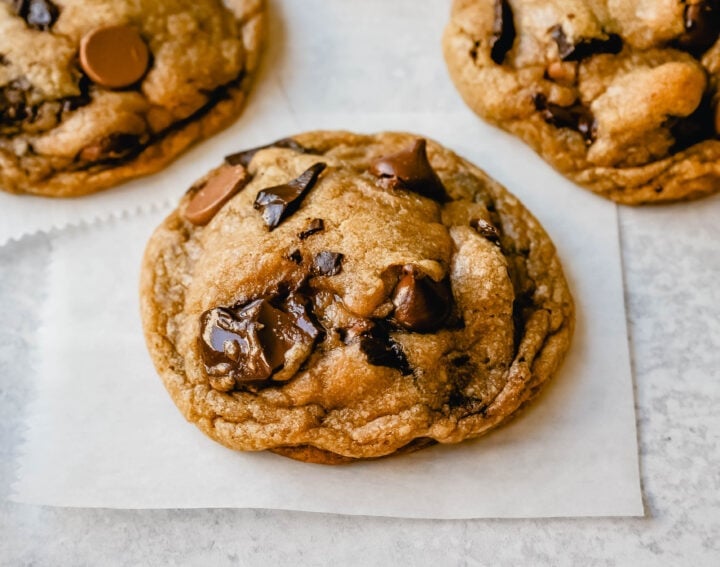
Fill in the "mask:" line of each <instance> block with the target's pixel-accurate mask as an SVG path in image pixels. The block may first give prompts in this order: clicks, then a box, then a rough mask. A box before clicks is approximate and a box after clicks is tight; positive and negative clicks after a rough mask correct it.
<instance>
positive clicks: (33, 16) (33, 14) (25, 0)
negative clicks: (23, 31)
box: [13, 0, 60, 31]
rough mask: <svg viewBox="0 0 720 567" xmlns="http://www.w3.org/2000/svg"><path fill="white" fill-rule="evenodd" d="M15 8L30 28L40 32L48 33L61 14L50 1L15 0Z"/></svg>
mask: <svg viewBox="0 0 720 567" xmlns="http://www.w3.org/2000/svg"><path fill="white" fill-rule="evenodd" d="M13 7H14V8H15V12H16V13H17V15H18V16H20V17H21V18H22V19H24V20H25V22H26V23H27V25H28V26H30V27H31V28H34V29H36V30H40V31H48V30H49V29H50V28H51V27H52V26H53V24H54V23H55V21H56V20H57V18H58V15H59V14H60V10H58V7H57V6H56V5H55V4H53V3H52V2H50V0H14V1H13Z"/></svg>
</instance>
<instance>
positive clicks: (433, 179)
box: [370, 138, 448, 202]
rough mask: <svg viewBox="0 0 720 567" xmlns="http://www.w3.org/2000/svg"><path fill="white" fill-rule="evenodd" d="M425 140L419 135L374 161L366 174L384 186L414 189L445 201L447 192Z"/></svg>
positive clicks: (425, 195)
mask: <svg viewBox="0 0 720 567" xmlns="http://www.w3.org/2000/svg"><path fill="white" fill-rule="evenodd" d="M426 146H427V142H426V141H425V140H424V139H422V138H420V139H418V140H415V142H414V143H413V145H412V146H411V147H410V148H408V149H406V150H403V151H401V152H397V153H395V154H391V155H389V156H385V157H382V158H380V159H377V160H375V161H374V162H373V163H372V165H371V166H370V173H372V174H373V175H375V176H377V177H379V178H380V184H381V185H382V186H383V187H385V188H387V189H406V190H408V191H414V192H415V193H418V194H420V195H422V196H424V197H429V198H430V199H434V200H435V201H440V202H446V201H448V195H447V192H446V191H445V187H444V186H443V184H442V181H440V178H439V177H438V175H437V173H435V170H434V169H433V168H432V165H430V161H429V160H428V157H427V149H426Z"/></svg>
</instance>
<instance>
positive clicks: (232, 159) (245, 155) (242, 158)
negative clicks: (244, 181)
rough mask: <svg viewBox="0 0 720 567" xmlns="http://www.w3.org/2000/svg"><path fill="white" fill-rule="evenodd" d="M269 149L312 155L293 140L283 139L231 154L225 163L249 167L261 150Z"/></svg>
mask: <svg viewBox="0 0 720 567" xmlns="http://www.w3.org/2000/svg"><path fill="white" fill-rule="evenodd" d="M268 148H285V149H288V150H294V151H296V152H298V153H301V154H304V153H310V152H309V151H308V150H307V149H306V148H304V147H302V146H301V145H300V144H298V143H297V142H296V141H295V140H293V139H292V138H283V139H282V140H276V141H275V142H272V143H270V144H265V145H264V146H258V147H257V148H251V149H249V150H244V151H242V152H238V153H236V154H230V155H229V156H225V161H226V162H227V163H229V164H230V165H243V166H245V167H247V166H248V165H250V162H251V161H252V158H253V157H255V154H256V153H258V152H259V151H260V150H266V149H268Z"/></svg>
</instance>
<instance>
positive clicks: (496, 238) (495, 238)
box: [470, 219, 500, 246]
mask: <svg viewBox="0 0 720 567" xmlns="http://www.w3.org/2000/svg"><path fill="white" fill-rule="evenodd" d="M470 226H471V227H473V228H474V229H475V230H476V231H477V233H478V234H479V235H480V236H482V237H483V238H487V239H488V240H489V241H490V242H492V243H494V244H497V245H498V246H500V233H498V231H497V228H495V227H494V226H493V225H491V224H490V223H489V222H487V221H486V220H484V219H472V220H471V221H470Z"/></svg>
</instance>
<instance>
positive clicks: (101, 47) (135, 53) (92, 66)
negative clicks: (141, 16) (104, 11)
mask: <svg viewBox="0 0 720 567" xmlns="http://www.w3.org/2000/svg"><path fill="white" fill-rule="evenodd" d="M149 64H150V51H149V49H148V46H147V44H146V43H145V42H144V41H143V38H142V37H141V36H140V33H139V32H138V31H137V29H135V28H134V27H131V26H127V25H118V26H108V27H103V28H96V29H94V30H92V31H90V32H88V33H87V34H85V36H83V38H82V40H81V41H80V65H81V66H82V68H83V71H85V73H87V75H88V77H90V78H91V79H92V80H93V81H94V82H95V83H97V84H98V85H102V86H103V87H107V88H109V89H122V88H125V87H129V86H130V85H133V84H135V83H137V82H138V81H139V80H140V79H142V78H143V76H144V75H145V72H146V71H147V69H148V66H149Z"/></svg>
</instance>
